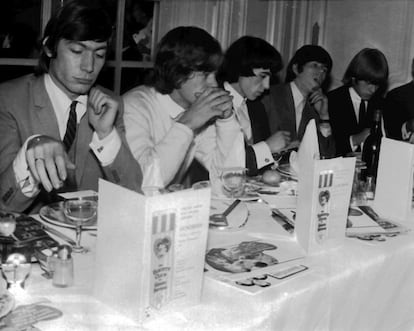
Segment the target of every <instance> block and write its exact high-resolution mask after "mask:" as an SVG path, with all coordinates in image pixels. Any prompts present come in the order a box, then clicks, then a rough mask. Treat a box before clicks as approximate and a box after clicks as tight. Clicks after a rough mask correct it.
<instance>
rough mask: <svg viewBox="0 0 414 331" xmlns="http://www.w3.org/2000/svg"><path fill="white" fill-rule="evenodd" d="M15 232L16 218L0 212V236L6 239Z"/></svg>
mask: <svg viewBox="0 0 414 331" xmlns="http://www.w3.org/2000/svg"><path fill="white" fill-rule="evenodd" d="M14 230H16V216H14V215H13V214H11V213H7V212H3V211H0V235H2V236H5V237H8V236H10V235H11V234H13V232H14Z"/></svg>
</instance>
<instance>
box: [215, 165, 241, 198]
mask: <svg viewBox="0 0 414 331" xmlns="http://www.w3.org/2000/svg"><path fill="white" fill-rule="evenodd" d="M246 170H247V169H246V168H243V167H230V168H223V169H222V171H221V175H220V179H221V183H222V184H223V188H224V191H225V192H228V193H229V194H230V197H231V198H237V197H240V196H242V195H243V193H244V184H245V182H246Z"/></svg>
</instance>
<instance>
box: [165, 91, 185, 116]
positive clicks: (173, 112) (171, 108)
mask: <svg viewBox="0 0 414 331" xmlns="http://www.w3.org/2000/svg"><path fill="white" fill-rule="evenodd" d="M159 94H160V97H159V100H160V102H161V107H162V109H166V111H167V113H168V115H169V116H170V117H171V118H172V119H176V118H177V117H178V116H180V115H181V114H182V113H183V112H184V111H185V109H184V108H183V107H181V106H180V105H179V104H178V103H176V102H175V101H174V100H173V99H172V98H171V97H170V95H169V94H161V93H159Z"/></svg>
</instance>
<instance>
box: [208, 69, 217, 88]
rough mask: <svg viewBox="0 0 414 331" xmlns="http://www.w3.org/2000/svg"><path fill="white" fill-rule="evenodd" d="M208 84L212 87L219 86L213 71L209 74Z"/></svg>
mask: <svg viewBox="0 0 414 331" xmlns="http://www.w3.org/2000/svg"><path fill="white" fill-rule="evenodd" d="M207 85H208V86H210V87H217V86H218V83H217V79H216V73H215V72H211V73H209V75H208V76H207Z"/></svg>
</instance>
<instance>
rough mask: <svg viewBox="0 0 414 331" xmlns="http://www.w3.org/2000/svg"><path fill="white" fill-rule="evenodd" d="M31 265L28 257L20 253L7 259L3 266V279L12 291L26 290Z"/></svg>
mask: <svg viewBox="0 0 414 331" xmlns="http://www.w3.org/2000/svg"><path fill="white" fill-rule="evenodd" d="M30 270H31V264H30V261H27V259H26V257H25V256H24V255H23V254H20V253H13V254H10V255H9V256H8V257H7V260H6V262H5V263H2V265H1V272H2V276H3V278H4V279H5V280H6V282H7V288H8V289H10V290H13V289H19V288H24V282H25V281H26V279H27V277H28V276H29V274H30Z"/></svg>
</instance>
